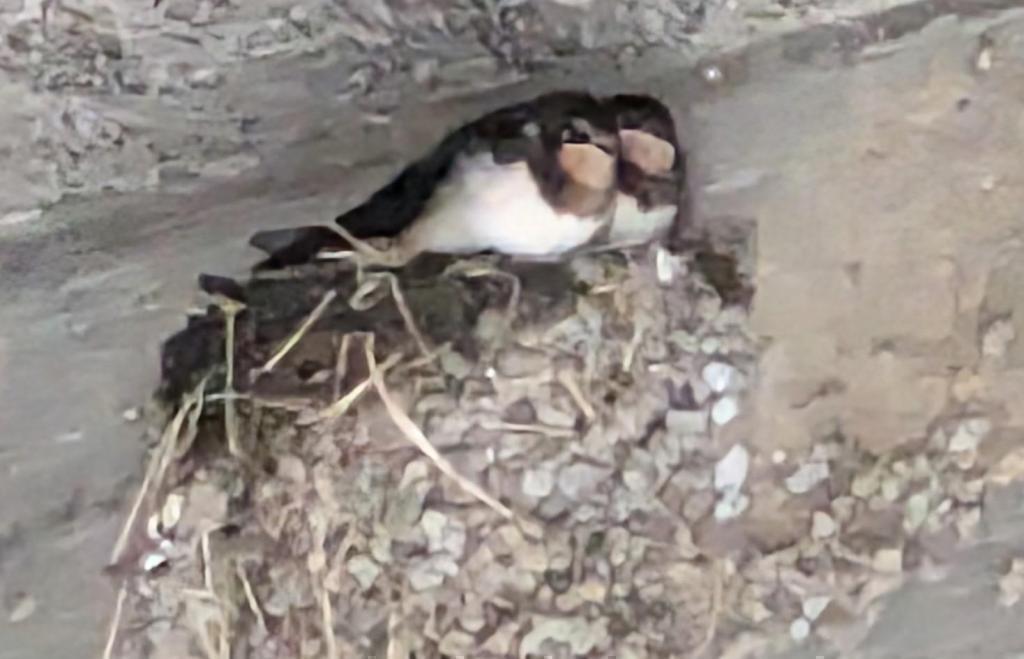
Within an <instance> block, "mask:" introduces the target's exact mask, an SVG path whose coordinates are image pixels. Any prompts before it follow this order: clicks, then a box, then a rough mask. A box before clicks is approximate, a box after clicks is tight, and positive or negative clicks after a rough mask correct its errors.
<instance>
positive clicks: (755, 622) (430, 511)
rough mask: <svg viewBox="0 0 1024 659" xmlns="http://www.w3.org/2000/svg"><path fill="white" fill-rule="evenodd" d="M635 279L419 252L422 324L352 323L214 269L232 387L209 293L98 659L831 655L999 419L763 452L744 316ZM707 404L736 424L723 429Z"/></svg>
mask: <svg viewBox="0 0 1024 659" xmlns="http://www.w3.org/2000/svg"><path fill="white" fill-rule="evenodd" d="M662 260H663V263H662V269H663V268H664V259H663V257H662ZM423 263H426V265H423ZM655 263H656V259H655V257H654V254H653V252H652V253H648V254H631V255H628V256H624V255H621V254H605V255H599V256H592V257H581V258H577V259H576V260H575V261H573V262H572V263H570V264H560V265H525V266H524V265H522V264H519V265H512V266H509V265H508V264H506V263H502V262H495V261H493V260H491V261H482V262H476V261H473V262H463V263H456V264H454V265H453V264H451V263H450V262H447V261H445V260H443V259H442V260H440V261H435V262H430V260H429V259H427V260H426V261H425V262H421V264H420V265H419V266H416V267H413V268H410V269H409V271H407V272H402V273H399V274H398V276H397V279H396V280H395V281H396V282H397V283H398V289H399V290H400V292H401V298H402V300H403V301H404V304H405V307H406V308H407V310H408V311H409V313H410V314H411V317H412V319H413V320H414V323H413V325H410V324H409V323H408V322H407V321H406V320H404V319H403V315H402V308H401V307H399V306H398V305H396V304H395V302H394V297H393V295H392V294H391V293H390V290H391V289H390V280H388V279H386V278H385V279H378V280H377V283H378V284H379V285H378V286H377V287H376V289H375V290H372V291H370V292H369V293H368V294H367V287H363V288H362V289H360V292H359V297H360V298H361V299H362V300H363V302H362V303H361V304H358V305H356V306H358V307H359V308H360V309H362V310H361V311H357V310H354V309H353V308H352V304H351V303H352V302H354V301H355V297H354V294H355V293H356V288H357V287H356V283H355V281H354V275H353V272H352V270H351V268H349V267H348V266H346V265H327V266H315V267H313V268H307V269H305V270H303V271H301V272H298V273H293V276H290V277H287V278H282V277H278V278H274V279H263V280H254V281H251V282H248V283H246V284H245V285H244V286H239V285H236V284H233V283H232V282H226V281H221V280H212V279H209V278H207V279H206V280H205V284H204V285H205V287H206V289H207V290H208V291H214V290H215V291H217V292H220V293H224V294H227V295H230V296H233V297H236V298H241V299H244V300H245V303H246V305H247V306H246V308H245V309H244V310H241V311H240V312H238V315H237V319H236V321H235V326H234V328H235V351H234V353H233V357H234V358H233V364H232V367H233V368H234V369H235V373H236V374H237V375H236V378H235V379H234V388H236V389H238V390H240V393H238V394H223V393H221V392H222V391H224V390H225V389H226V387H225V371H224V363H223V354H224V353H223V346H224V340H225V335H224V327H225V326H226V323H225V313H224V310H225V309H233V310H235V311H238V309H239V307H240V306H241V305H239V304H237V303H234V302H231V301H228V300H227V298H225V297H224V296H223V295H222V296H220V297H218V298H217V299H219V300H220V305H221V306H220V307H217V306H213V307H211V308H210V309H208V310H207V312H206V314H205V315H203V316H200V317H195V318H193V320H192V321H191V323H190V327H189V329H187V330H185V331H184V332H182V333H181V334H179V335H178V336H176V337H174V338H173V339H172V340H171V341H169V342H168V344H167V348H166V349H165V361H164V368H165V376H166V379H165V388H164V391H163V393H164V395H165V397H167V398H169V399H171V400H175V399H177V398H179V397H181V398H182V400H184V401H185V402H184V408H183V411H182V408H179V414H178V418H177V421H178V423H179V425H180V427H181V432H180V435H181V436H180V437H179V438H177V439H174V440H173V441H171V440H168V441H170V442H171V443H170V444H168V443H167V442H165V443H164V444H162V446H163V445H170V446H171V447H172V448H169V449H167V452H166V453H165V455H167V456H169V457H168V458H167V460H166V472H165V475H164V477H163V478H162V479H156V483H157V484H158V485H159V486H160V487H159V488H154V490H153V491H152V492H151V493H150V494H149V496H147V498H146V500H145V501H144V502H143V508H142V515H141V516H140V519H141V520H142V521H139V522H138V523H137V524H135V528H134V529H133V531H132V533H131V534H130V536H129V539H128V542H127V543H126V544H125V546H124V548H123V551H121V553H120V557H119V558H120V561H119V565H118V567H119V568H120V569H121V570H122V571H123V573H124V574H127V575H128V577H127V579H126V581H125V593H126V603H125V606H124V607H123V610H124V611H125V612H126V613H124V614H123V619H122V620H121V621H120V622H119V623H118V628H119V630H120V632H119V633H118V636H117V638H116V643H115V646H116V648H117V651H118V653H116V654H115V655H114V656H122V657H186V656H199V657H202V656H209V657H213V656H251V657H293V656H301V657H323V656H327V657H349V656H388V657H408V656H413V654H415V656H417V657H422V656H470V655H472V656H494V657H502V656H522V657H525V656H608V655H613V656H617V657H647V656H650V657H658V656H728V657H752V656H760V655H762V654H764V653H766V652H770V651H778V650H780V649H784V648H786V647H787V646H788V645H789V644H792V643H810V642H824V643H826V644H828V645H829V646H831V647H832V648H833V649H837V650H839V651H841V652H842V651H850V650H851V649H852V648H853V647H854V646H855V645H856V644H857V643H858V642H859V641H860V640H861V639H862V638H863V636H864V634H866V632H867V630H868V629H869V627H870V624H871V622H872V621H873V619H874V617H875V616H876V615H877V612H878V605H879V603H880V597H881V596H882V595H884V594H886V593H888V592H890V591H891V590H892V589H893V588H895V587H897V586H898V585H900V584H901V583H902V581H903V579H904V575H905V574H908V573H910V572H911V571H915V570H920V571H931V573H935V572H936V569H935V568H936V566H937V565H939V564H941V562H942V561H943V559H944V558H946V557H948V554H949V552H950V551H951V547H952V546H955V544H956V541H957V540H958V539H963V538H967V537H970V535H971V534H972V533H973V530H974V528H975V527H976V525H977V524H978V521H979V519H980V502H981V497H982V494H983V490H984V486H985V477H984V474H985V471H984V470H985V467H984V466H983V465H979V464H978V460H979V454H980V453H983V451H981V449H982V445H983V442H984V440H985V438H986V436H987V435H988V434H989V431H990V430H991V425H990V424H989V423H988V422H987V421H986V420H985V419H984V418H982V417H969V418H956V419H954V418H951V419H950V420H949V421H948V422H947V423H943V424H941V425H940V426H938V427H937V428H936V431H935V434H934V436H933V437H932V438H930V439H929V440H928V441H927V442H926V444H925V445H924V446H919V447H915V448H914V449H913V450H908V449H906V448H904V449H901V450H903V451H904V453H900V454H887V455H881V456H879V455H872V454H869V453H866V452H865V451H863V450H861V449H859V448H858V447H857V446H856V443H855V442H853V441H851V440H849V439H847V438H845V437H843V435H842V434H841V433H840V432H838V431H836V432H835V433H833V434H832V435H830V436H829V437H828V438H827V439H826V440H824V441H822V442H820V443H819V444H817V445H815V447H814V448H813V450H812V451H811V452H810V453H809V454H808V455H803V456H787V455H785V454H773V455H770V456H768V455H762V454H760V453H759V452H758V450H757V447H754V446H749V445H748V444H747V443H746V442H745V441H744V435H745V429H744V427H743V422H744V418H745V417H744V415H743V413H742V408H743V405H744V400H745V399H744V392H745V391H746V388H747V386H748V385H749V383H750V382H752V381H753V380H754V378H755V377H756V373H754V364H755V354H756V348H757V346H756V345H755V342H754V341H753V339H752V337H751V336H750V335H749V333H748V332H747V329H746V311H745V310H744V308H743V307H740V306H736V305H727V306H724V307H723V305H722V302H721V299H722V296H720V295H719V293H718V292H716V290H715V288H713V287H712V286H711V285H709V284H708V283H707V281H708V280H707V279H706V278H705V275H704V273H703V272H701V271H700V270H699V268H698V267H696V265H697V261H696V260H695V259H692V258H689V257H671V260H670V264H671V272H672V281H671V282H669V283H668V284H667V285H660V284H659V279H658V274H659V273H658V269H657V268H656V265H655ZM370 277H371V278H372V277H374V275H370ZM369 288H371V289H372V288H373V286H369ZM329 291H336V292H337V296H336V297H333V298H332V297H331V295H332V294H330V293H328V292H329ZM325 294H327V296H326V297H325ZM727 294H728V293H727ZM325 299H326V300H327V302H326V303H325V302H323V300H325ZM367 300H369V301H367ZM317 306H320V307H321V310H322V314H321V315H319V316H318V319H317V320H316V322H315V323H313V325H312V329H311V330H310V331H309V332H308V333H305V334H303V335H302V336H300V337H299V340H298V341H297V342H296V343H295V344H294V347H292V348H290V350H289V351H288V352H287V354H286V355H285V356H284V357H283V359H281V360H280V361H279V362H278V363H277V365H276V366H275V367H274V368H273V369H270V370H269V371H268V369H266V368H265V367H264V368H262V370H261V368H260V367H261V366H262V365H263V364H265V363H266V362H267V360H268V359H270V357H271V356H272V355H274V354H275V353H276V352H278V351H279V350H280V346H281V345H282V344H283V343H285V342H286V341H287V339H288V338H289V337H290V336H291V335H293V333H294V332H295V329H296V328H297V327H299V326H300V325H302V324H303V321H304V320H305V319H306V318H307V317H308V315H309V314H310V312H311V311H312V310H313V309H314V308H315V307H317ZM416 330H418V331H419V332H422V335H423V336H422V341H423V344H424V345H423V346H422V348H421V347H419V346H418V342H417V341H416V340H414V336H413V332H414V331H416ZM370 331H372V332H373V334H374V336H373V338H372V339H370V334H369V332H370ZM346 337H347V338H346ZM707 346H713V347H714V348H715V349H714V350H707V349H706V348H707ZM424 349H426V350H427V351H428V354H427V355H426V356H424V355H423V354H422V352H423V350H424ZM368 351H372V354H373V357H374V358H373V359H372V360H368V359H367V356H368V354H371V353H368ZM383 368H386V369H387V370H386V371H385V372H384V374H383V376H382V379H383V386H384V391H385V393H386V394H387V397H388V398H389V399H390V400H392V401H393V402H397V405H398V407H400V408H401V409H402V410H404V411H405V413H407V414H408V415H409V417H410V419H411V421H412V422H413V423H414V424H415V426H416V427H417V428H419V429H421V430H422V431H423V432H424V433H425V435H426V437H427V438H428V439H429V441H430V442H431V444H432V445H433V446H434V447H435V448H436V449H437V450H438V451H439V452H440V454H441V456H443V459H444V460H446V461H447V464H450V466H451V467H452V468H453V469H454V471H455V472H457V474H458V476H459V477H460V478H464V479H467V480H468V481H469V482H470V483H473V484H475V485H477V486H478V487H480V488H481V489H482V491H483V493H484V494H483V497H486V496H488V495H489V496H490V497H494V498H495V499H496V500H497V501H494V502H491V503H487V502H485V501H482V496H481V495H474V494H473V493H472V492H470V491H468V490H467V488H466V487H464V486H463V484H461V483H459V482H458V481H457V480H456V479H454V478H451V477H449V476H447V475H445V474H443V473H441V472H440V471H439V470H438V468H437V466H436V464H435V461H433V460H431V459H429V457H428V456H427V455H425V454H424V453H423V452H422V451H421V450H420V449H418V448H417V447H415V446H414V445H413V444H412V443H410V441H409V440H410V438H409V434H410V431H409V430H408V428H405V429H403V427H402V425H401V424H402V421H401V419H399V418H398V417H396V415H395V413H394V411H393V410H391V409H390V408H389V406H388V405H387V404H385V399H384V398H383V397H382V396H380V395H379V392H380V391H381V390H380V389H378V388H377V387H379V386H381V382H380V381H378V380H375V379H374V373H379V372H380V371H377V370H375V369H383ZM352 392H356V393H355V394H352ZM722 401H731V402H730V405H735V406H736V407H737V408H738V412H739V416H736V418H735V419H734V418H731V417H730V418H728V419H722V418H721V414H720V413H719V414H718V415H717V417H716V413H715V409H716V407H720V406H721V405H722ZM225 407H229V408H233V409H234V412H233V414H235V415H237V425H236V426H235V425H232V424H231V423H230V418H231V414H230V413H229V414H228V418H227V419H226V418H225ZM733 416H735V415H733ZM226 423H228V425H227V426H226V425H225V424H226ZM172 425H173V424H172ZM229 427H231V428H235V430H234V431H233V433H237V436H238V444H239V448H238V450H237V451H236V453H238V455H237V456H233V455H231V454H230V452H229V451H228V450H227V446H228V444H229V443H230V442H229V441H228V439H227V437H228V436H229V435H231V434H233V433H229V432H226V429H227V428H229ZM172 430H173V429H172ZM175 435H176V433H174V432H172V433H171V434H170V435H165V437H174V436H175ZM776 453H778V452H776ZM157 455H158V457H159V455H160V450H158V451H157ZM1003 462H1004V463H1005V462H1006V460H1005V459H1004V461H1003ZM157 463H158V464H159V461H157ZM1001 464H1002V463H1001ZM1011 467H1012V464H1009V466H1008V467H1007V468H1011ZM1014 570H1015V569H1014ZM1014 570H1011V571H1010V572H1009V573H1008V574H1009V575H1010V576H1007V577H1006V578H1005V579H1004V581H1003V596H1002V597H1003V601H1004V602H1007V603H1011V602H1015V601H1016V600H1015V599H1014V595H1012V593H1014V592H1015V591H1016V581H1017V580H1019V578H1018V577H1017V576H1015V575H1016V572H1015V571H1014ZM996 596H997V594H996V593H993V597H996ZM325 629H330V630H332V633H329V634H326V633H325V632H324V630H325Z"/></svg>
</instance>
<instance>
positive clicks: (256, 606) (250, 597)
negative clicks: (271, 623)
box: [235, 563, 267, 634]
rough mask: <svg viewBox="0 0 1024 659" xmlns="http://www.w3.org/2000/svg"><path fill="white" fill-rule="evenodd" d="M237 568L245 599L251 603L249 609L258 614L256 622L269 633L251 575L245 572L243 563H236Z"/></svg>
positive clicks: (264, 631) (262, 629)
mask: <svg viewBox="0 0 1024 659" xmlns="http://www.w3.org/2000/svg"><path fill="white" fill-rule="evenodd" d="M235 570H236V571H237V572H238V579H239V580H240V581H241V582H242V590H243V591H244V592H245V601H246V602H248V604H249V610H250V611H252V614H253V615H254V616H256V622H257V623H258V624H259V626H260V630H261V631H262V632H263V633H264V634H266V633H267V621H266V618H264V617H263V609H261V608H260V603H259V600H257V599H256V593H255V592H254V591H253V589H252V584H251V583H249V575H247V574H246V573H245V566H244V565H242V564H241V563H236V564H235Z"/></svg>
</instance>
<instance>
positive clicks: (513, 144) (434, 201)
mask: <svg viewBox="0 0 1024 659" xmlns="http://www.w3.org/2000/svg"><path fill="white" fill-rule="evenodd" d="M619 147H620V142H619V130H618V126H617V124H616V122H615V117H614V115H613V114H611V113H610V112H609V109H608V108H607V107H606V105H605V104H603V103H602V102H600V101H599V100H597V99H596V98H595V97H593V96H591V95H589V94H587V93H583V92H569V91H563V92H552V93H549V94H545V95H543V96H539V97H537V98H535V99H533V100H530V101H526V102H523V103H519V104H516V105H512V106H508V107H505V108H502V109H499V110H496V111H493V112H491V113H489V114H486V115H484V116H483V117H481V118H479V119H477V120H476V121H473V122H471V123H469V124H467V125H465V126H463V127H462V128H460V129H458V130H456V131H454V132H453V133H450V134H449V135H448V136H447V137H446V138H444V139H443V140H442V141H441V143H440V144H438V145H437V147H435V148H434V149H433V150H432V151H431V152H430V153H428V154H427V155H425V156H424V157H422V158H420V159H419V160H417V161H415V162H413V163H412V164H410V165H409V166H408V167H406V168H405V169H404V170H402V171H401V172H400V173H399V174H398V175H397V176H396V177H395V178H394V179H393V180H392V181H391V182H390V183H388V184H387V185H385V186H384V187H383V188H382V189H380V190H379V191H377V192H376V193H374V194H373V195H372V196H371V197H370V198H369V199H367V200H366V201H365V202H364V203H362V204H360V205H359V206H357V207H355V208H353V209H352V210H350V211H348V212H346V213H344V214H342V215H340V216H339V217H337V218H336V219H335V224H336V226H337V228H333V227H326V226H309V227H301V228H298V229H281V230H271V231H264V232H260V233H257V234H256V235H255V236H253V238H252V239H251V240H250V244H251V245H252V246H254V247H256V248H258V249H260V250H263V251H264V252H265V253H267V254H269V258H268V259H267V260H266V261H264V262H263V263H262V264H260V265H258V266H257V269H268V268H269V269H273V268H280V267H285V266H290V265H299V264H302V263H307V262H309V261H312V260H313V259H315V258H316V256H317V255H318V254H320V253H321V252H323V251H325V250H345V249H353V248H354V249H355V250H356V251H360V252H363V253H364V254H367V253H368V252H370V248H369V247H368V245H366V243H365V241H366V240H368V239H374V238H390V239H392V241H393V244H392V246H391V248H390V249H388V250H387V251H386V252H383V253H381V252H375V253H373V254H372V255H371V257H372V258H371V261H376V262H377V264H380V265H385V266H388V267H400V266H401V265H404V264H405V263H407V262H408V261H409V260H411V259H412V258H413V257H415V256H416V255H418V254H421V253H425V252H434V253H443V254H470V253H479V252H488V251H490V252H496V253H499V254H505V255H513V256H525V257H540V258H549V257H557V256H559V255H562V254H565V253H568V252H571V251H572V250H574V249H576V248H579V247H581V246H583V245H586V244H588V243H589V242H590V241H592V240H593V239H594V237H595V236H596V235H598V233H599V232H600V231H601V230H602V229H606V227H608V226H609V225H610V224H611V221H612V218H613V213H614V209H615V200H616V194H617V193H616V184H617V177H618V164H617V163H618V157H619Z"/></svg>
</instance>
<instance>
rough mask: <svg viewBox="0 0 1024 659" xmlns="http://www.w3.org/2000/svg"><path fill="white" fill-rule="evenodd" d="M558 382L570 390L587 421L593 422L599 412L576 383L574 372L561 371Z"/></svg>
mask: <svg viewBox="0 0 1024 659" xmlns="http://www.w3.org/2000/svg"><path fill="white" fill-rule="evenodd" d="M558 382H559V384H561V385H562V386H563V387H565V390H566V391H568V392H569V396H570V397H571V398H572V400H573V402H574V403H576V406H577V407H578V408H580V411H581V412H583V416H584V417H586V419H587V423H588V424H590V423H593V422H594V419H596V418H597V412H596V411H595V410H594V406H593V405H591V404H590V401H589V400H587V397H586V396H584V395H583V391H582V390H581V389H580V386H579V385H578V384H576V380H575V379H574V378H573V377H572V374H571V373H569V372H568V371H559V373H558Z"/></svg>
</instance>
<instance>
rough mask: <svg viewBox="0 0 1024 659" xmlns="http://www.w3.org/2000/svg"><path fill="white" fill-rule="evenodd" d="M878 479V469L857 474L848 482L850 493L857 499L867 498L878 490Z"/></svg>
mask: <svg viewBox="0 0 1024 659" xmlns="http://www.w3.org/2000/svg"><path fill="white" fill-rule="evenodd" d="M879 480H880V479H879V474H878V471H877V470H875V469H872V470H870V471H867V472H864V473H860V474H857V475H856V476H854V477H853V482H852V483H851V484H850V493H851V494H852V495H853V496H855V497H857V498H858V499H868V498H870V497H871V496H873V495H874V494H875V492H877V491H878V487H879Z"/></svg>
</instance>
